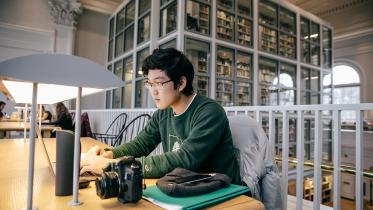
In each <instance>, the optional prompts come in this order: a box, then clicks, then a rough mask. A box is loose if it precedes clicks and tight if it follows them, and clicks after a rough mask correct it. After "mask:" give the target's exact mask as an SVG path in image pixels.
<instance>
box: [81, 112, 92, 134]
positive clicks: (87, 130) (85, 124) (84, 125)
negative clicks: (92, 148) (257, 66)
mask: <svg viewBox="0 0 373 210" xmlns="http://www.w3.org/2000/svg"><path fill="white" fill-rule="evenodd" d="M80 121H81V126H80V137H93V135H92V129H91V125H90V123H89V117H88V113H87V112H83V114H82V115H81V117H80Z"/></svg>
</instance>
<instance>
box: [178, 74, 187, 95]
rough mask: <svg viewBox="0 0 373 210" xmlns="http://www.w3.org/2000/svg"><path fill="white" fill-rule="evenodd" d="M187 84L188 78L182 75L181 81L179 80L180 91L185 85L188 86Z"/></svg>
mask: <svg viewBox="0 0 373 210" xmlns="http://www.w3.org/2000/svg"><path fill="white" fill-rule="evenodd" d="M186 84H187V79H186V78H185V77H184V76H182V77H181V78H180V82H179V87H178V90H179V91H180V92H181V91H183V90H184V88H185V86H186Z"/></svg>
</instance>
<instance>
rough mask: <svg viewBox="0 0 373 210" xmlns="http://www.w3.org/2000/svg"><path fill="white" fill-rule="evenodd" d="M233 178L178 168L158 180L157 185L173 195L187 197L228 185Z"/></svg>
mask: <svg viewBox="0 0 373 210" xmlns="http://www.w3.org/2000/svg"><path fill="white" fill-rule="evenodd" d="M230 183H231V178H230V177H229V176H227V175H225V174H219V173H211V174H201V173H195V172H193V171H189V170H187V169H184V168H176V169H174V170H173V171H171V172H170V173H168V174H166V176H164V177H162V178H160V179H159V180H158V181H157V183H156V184H157V187H158V188H159V189H160V190H161V191H162V192H163V193H165V194H167V195H169V196H173V197H186V196H194V195H200V194H205V193H209V192H212V191H215V190H218V189H220V188H223V187H228V186H229V184H230Z"/></svg>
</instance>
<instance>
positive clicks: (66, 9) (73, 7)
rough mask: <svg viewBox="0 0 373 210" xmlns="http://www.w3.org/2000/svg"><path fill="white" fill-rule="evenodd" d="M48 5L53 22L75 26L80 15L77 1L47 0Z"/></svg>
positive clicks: (80, 11) (79, 5)
mask: <svg viewBox="0 0 373 210" xmlns="http://www.w3.org/2000/svg"><path fill="white" fill-rule="evenodd" d="M48 5H49V14H50V15H51V16H52V17H53V22H54V23H56V24H60V25H66V26H75V25H76V24H77V22H78V16H79V14H81V13H82V10H81V9H80V7H81V4H80V3H79V2H77V0H48Z"/></svg>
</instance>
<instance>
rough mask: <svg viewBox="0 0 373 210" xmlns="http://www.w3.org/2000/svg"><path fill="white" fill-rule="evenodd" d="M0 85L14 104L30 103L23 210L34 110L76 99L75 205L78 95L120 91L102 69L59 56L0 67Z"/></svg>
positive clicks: (16, 61)
mask: <svg viewBox="0 0 373 210" xmlns="http://www.w3.org/2000/svg"><path fill="white" fill-rule="evenodd" d="M0 81H2V82H3V84H4V85H5V87H6V88H7V90H8V91H9V93H10V94H11V95H12V97H13V98H14V100H15V101H16V102H17V103H31V102H32V106H31V120H30V145H29V164H28V165H29V166H28V167H29V171H28V188H27V189H28V191H27V207H26V209H27V210H31V209H32V199H33V178H34V155H35V125H36V107H37V103H39V104H52V103H57V102H60V101H64V100H68V99H72V98H75V97H76V113H75V143H74V144H75V145H74V179H73V200H72V202H71V205H80V204H81V203H80V202H79V201H78V188H79V170H80V169H79V164H80V163H79V159H80V157H79V156H80V153H79V151H80V115H81V114H80V113H81V107H80V100H81V96H82V95H87V94H92V93H96V92H99V91H103V90H107V89H113V88H117V87H122V86H123V85H124V83H123V82H122V80H120V79H119V78H118V77H116V76H115V75H114V74H112V73H111V72H109V71H107V70H106V68H105V67H103V66H100V65H98V64H96V63H94V62H92V61H90V60H88V59H85V58H81V57H77V56H72V55H63V54H35V55H28V56H22V57H17V58H13V59H9V60H6V61H3V62H1V63H0Z"/></svg>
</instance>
